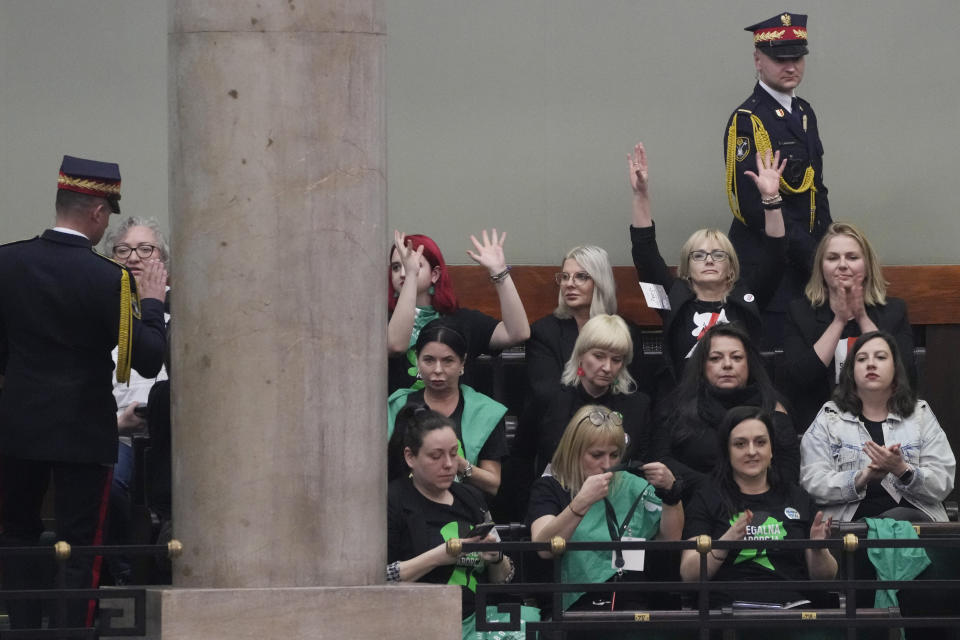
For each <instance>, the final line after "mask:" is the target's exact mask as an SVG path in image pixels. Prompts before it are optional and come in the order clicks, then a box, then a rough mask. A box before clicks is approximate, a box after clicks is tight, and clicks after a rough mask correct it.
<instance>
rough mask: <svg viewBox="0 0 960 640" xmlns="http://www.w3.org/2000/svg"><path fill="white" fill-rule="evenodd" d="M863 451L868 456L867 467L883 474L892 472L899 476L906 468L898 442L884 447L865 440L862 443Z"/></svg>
mask: <svg viewBox="0 0 960 640" xmlns="http://www.w3.org/2000/svg"><path fill="white" fill-rule="evenodd" d="M863 452H864V453H865V454H867V456H869V457H870V465H869V468H872V469H876V470H877V471H882V472H883V474H884V475H886V474H887V473H892V474H894V475H896V476H900V475H902V474H903V472H904V471H906V470H907V468H908V466H907V463H906V461H905V460H904V459H903V453H902V452H901V451H900V444H899V443H898V444H892V445H890V446H888V447H885V446H883V445H879V444H877V443H876V442H874V441H873V440H867V441H866V442H864V443H863Z"/></svg>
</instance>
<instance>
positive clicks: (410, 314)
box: [387, 229, 530, 393]
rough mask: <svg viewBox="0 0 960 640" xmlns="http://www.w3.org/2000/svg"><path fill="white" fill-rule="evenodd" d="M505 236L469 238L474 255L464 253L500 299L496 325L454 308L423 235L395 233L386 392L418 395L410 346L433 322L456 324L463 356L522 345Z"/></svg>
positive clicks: (436, 255) (524, 329) (436, 256)
mask: <svg viewBox="0 0 960 640" xmlns="http://www.w3.org/2000/svg"><path fill="white" fill-rule="evenodd" d="M506 237H507V234H506V233H501V234H499V235H497V230H496V229H493V230H492V233H491V234H487V231H486V230H484V231H483V234H482V235H481V237H480V239H478V238H476V237H475V236H470V240H471V241H472V242H473V246H474V249H476V251H469V250H468V251H467V255H469V256H470V258H471V259H472V260H474V261H475V262H476V263H477V264H479V265H480V266H482V267H484V268H485V269H487V271H488V272H489V274H490V282H491V284H492V285H493V287H494V288H495V289H496V291H497V296H498V298H499V299H500V316H501V317H502V318H503V319H502V320H497V319H496V318H492V317H490V316H488V315H486V314H484V313H481V312H479V311H475V310H473V309H465V308H463V307H461V306H460V305H459V303H458V302H457V295H456V293H454V291H453V282H452V281H451V278H450V273H449V272H448V271H447V263H446V262H445V261H444V259H443V254H442V253H440V247H438V246H437V244H436V243H435V242H434V241H433V240H431V239H430V238H428V237H427V236H424V235H404V234H402V233H400V232H399V231H394V242H393V248H392V249H391V250H390V267H389V272H388V278H387V281H388V292H389V293H388V298H387V300H388V302H387V305H388V307H389V309H390V321H389V323H388V324H387V347H388V356H389V358H388V360H387V363H388V364H387V367H388V378H387V392H388V393H393V392H394V391H396V390H397V389H404V388H414V389H422V388H423V381H421V380H419V379H417V377H416V376H417V362H416V355H415V354H414V350H413V346H414V345H415V344H416V343H417V336H418V335H419V334H420V330H421V329H423V327H425V326H426V325H427V323H429V322H431V321H432V320H436V319H437V318H441V317H442V318H444V319H446V320H447V321H448V322H450V323H452V324H454V325H455V326H456V327H457V330H458V331H460V333H461V334H463V335H464V337H466V339H467V351H468V352H469V353H470V355H471V356H473V357H476V356H478V355H480V354H482V353H489V352H491V351H497V350H499V349H503V348H505V347H509V346H512V345H515V344H520V343H521V342H523V341H524V340H526V339H527V338H529V337H530V325H529V323H528V322H527V312H526V311H525V310H524V308H523V302H522V301H521V300H520V294H519V293H517V288H516V286H514V284H513V280H512V279H511V277H510V267H509V266H508V265H507V262H506V258H504V255H503V242H504V240H506Z"/></svg>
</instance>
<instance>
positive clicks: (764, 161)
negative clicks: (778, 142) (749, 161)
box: [743, 149, 787, 198]
mask: <svg viewBox="0 0 960 640" xmlns="http://www.w3.org/2000/svg"><path fill="white" fill-rule="evenodd" d="M786 167H787V160H786V158H784V160H783V161H782V162H781V161H780V151H779V150H777V151H776V152H775V153H774V154H773V156H772V157H771V156H770V149H767V151H766V153H764V154H763V155H761V154H760V152H759V151H757V173H754V172H753V171H744V172H743V174H744V175H745V176H747V177H749V178H750V179H751V180H753V183H754V184H755V185H757V191H759V192H760V196H761V197H763V198H772V197H774V196H775V195H777V194H778V193H779V192H780V176H782V175H783V170H784V169H785V168H786Z"/></svg>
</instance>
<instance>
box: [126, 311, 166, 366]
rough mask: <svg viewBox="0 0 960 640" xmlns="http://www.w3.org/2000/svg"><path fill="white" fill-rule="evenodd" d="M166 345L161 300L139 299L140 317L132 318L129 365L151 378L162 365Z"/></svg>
mask: <svg viewBox="0 0 960 640" xmlns="http://www.w3.org/2000/svg"><path fill="white" fill-rule="evenodd" d="M166 347H167V330H166V326H164V322H163V301H162V300H156V299H154V298H145V299H143V300H141V301H140V319H139V320H137V319H136V318H134V319H133V353H132V354H131V358H132V361H131V365H132V366H133V368H134V369H136V370H137V373H139V374H140V375H142V376H143V377H144V378H153V377H156V375H157V374H158V373H160V368H161V367H163V354H164V351H165V349H166Z"/></svg>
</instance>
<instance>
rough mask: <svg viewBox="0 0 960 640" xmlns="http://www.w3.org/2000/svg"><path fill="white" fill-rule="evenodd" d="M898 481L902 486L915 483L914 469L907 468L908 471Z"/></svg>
mask: <svg viewBox="0 0 960 640" xmlns="http://www.w3.org/2000/svg"><path fill="white" fill-rule="evenodd" d="M897 480H899V481H900V483H901V484H905V485H906V484H910V483H911V482H913V469H912V468H910V467H907V470H906V471H904V472H903V474H902V475H900V476H899V477H898V478H897Z"/></svg>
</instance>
